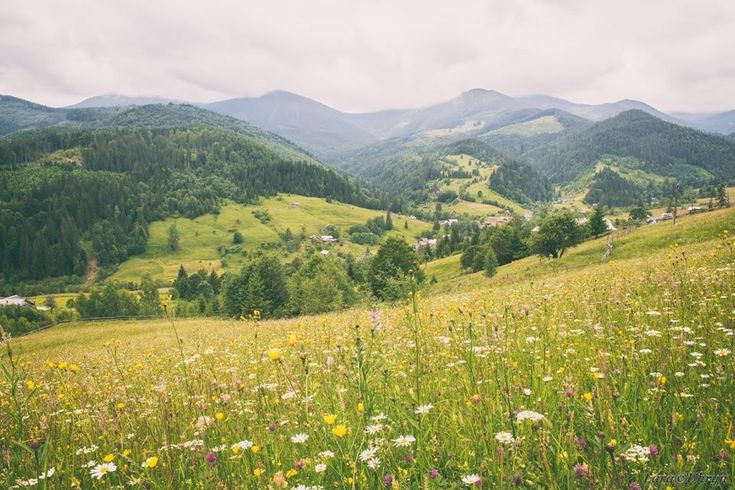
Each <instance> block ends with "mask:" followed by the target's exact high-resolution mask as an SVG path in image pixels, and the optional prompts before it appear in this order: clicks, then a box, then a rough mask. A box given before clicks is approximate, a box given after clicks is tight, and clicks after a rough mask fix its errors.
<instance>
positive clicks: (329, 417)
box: [324, 414, 337, 425]
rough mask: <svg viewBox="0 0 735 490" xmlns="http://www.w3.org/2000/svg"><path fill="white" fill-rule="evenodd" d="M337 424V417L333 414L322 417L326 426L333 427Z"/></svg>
mask: <svg viewBox="0 0 735 490" xmlns="http://www.w3.org/2000/svg"><path fill="white" fill-rule="evenodd" d="M335 422H337V416H336V415H333V414H328V415H325V416H324V423H325V424H327V425H334V423H335Z"/></svg>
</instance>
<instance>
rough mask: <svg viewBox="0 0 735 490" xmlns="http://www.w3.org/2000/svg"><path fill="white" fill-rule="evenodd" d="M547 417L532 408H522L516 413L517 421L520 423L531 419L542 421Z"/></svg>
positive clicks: (532, 420)
mask: <svg viewBox="0 0 735 490" xmlns="http://www.w3.org/2000/svg"><path fill="white" fill-rule="evenodd" d="M545 418H546V417H544V416H543V415H541V414H540V413H538V412H534V411H532V410H521V411H520V412H518V414H517V415H516V422H518V423H520V422H523V421H524V420H530V421H531V422H542V421H543V420H544V419H545Z"/></svg>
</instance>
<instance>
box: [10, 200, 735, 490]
mask: <svg viewBox="0 0 735 490" xmlns="http://www.w3.org/2000/svg"><path fill="white" fill-rule="evenodd" d="M733 225H735V210H726V211H720V212H714V213H709V214H707V215H700V216H691V217H688V218H687V219H682V220H681V222H680V223H679V224H677V225H676V227H674V226H673V225H667V224H662V225H656V226H650V227H643V228H640V229H638V230H636V231H634V232H632V233H630V234H628V235H626V236H621V237H620V238H619V240H618V241H617V242H616V243H617V245H616V252H615V253H614V254H613V258H612V260H610V261H609V262H608V263H605V264H599V262H598V260H597V258H598V257H599V252H600V247H601V245H602V241H600V240H598V241H592V242H588V243H586V244H584V245H581V246H579V247H577V248H575V249H574V250H572V251H570V252H569V253H568V254H567V255H565V257H564V258H562V259H561V260H560V261H558V262H557V263H549V262H548V261H543V262H541V261H539V260H538V259H527V260H525V261H519V262H517V263H513V264H510V265H508V266H504V267H501V268H500V270H499V273H498V275H497V276H496V277H494V278H485V277H484V276H482V275H479V274H478V275H471V276H463V278H462V279H463V280H466V282H462V281H458V280H454V282H453V283H452V281H451V280H450V281H449V282H450V283H452V284H453V287H455V289H454V290H451V291H448V292H443V293H441V294H431V295H428V296H424V295H423V294H420V295H418V296H415V297H414V298H413V301H409V302H408V303H407V304H405V305H404V304H398V305H395V306H392V307H388V306H386V307H383V308H381V309H380V310H378V311H369V310H368V309H366V308H364V307H361V308H358V309H354V310H349V311H343V312H339V313H333V314H328V315H321V316H314V317H304V318H296V319H292V320H283V321H263V322H254V321H248V320H246V321H231V320H215V319H187V320H173V319H172V320H163V319H162V320H152V321H137V322H100V323H86V324H70V325H65V326H61V327H55V328H53V329H50V330H47V331H44V332H40V333H38V334H34V335H31V336H29V337H26V338H23V339H19V340H15V341H12V342H11V343H10V344H9V345H11V346H12V349H13V353H14V355H13V357H12V358H9V357H8V355H7V353H6V354H4V356H3V358H2V360H1V362H2V365H3V366H4V367H5V378H4V380H3V381H1V382H2V384H1V385H0V395H1V396H0V408H1V409H2V412H0V422H2V423H0V460H2V461H3V462H4V465H3V469H2V470H0V486H3V487H4V488H8V487H11V486H12V485H15V484H18V482H19V481H21V482H26V481H27V480H28V479H29V478H36V477H37V476H38V475H40V474H45V473H46V472H47V471H49V470H50V469H51V468H53V469H54V472H55V473H54V474H53V475H52V476H51V477H50V478H49V479H47V480H45V481H44V482H43V483H44V484H47V485H48V486H49V487H50V488H110V487H111V486H119V485H122V486H131V487H141V488H173V487H185V488H238V489H240V488H242V489H244V488H248V489H250V488H264V489H265V488H284V487H285V486H286V484H288V486H289V487H296V488H305V487H307V488H314V486H317V485H320V486H322V487H324V488H379V487H382V486H388V487H394V488H395V487H399V488H430V489H453V488H461V487H466V486H468V485H478V486H481V487H483V488H510V487H517V486H520V487H522V488H572V487H580V488H630V487H632V485H633V483H635V484H638V485H641V486H643V487H644V488H647V485H646V484H645V483H644V479H645V478H646V476H645V475H646V474H652V475H655V474H658V473H666V474H676V473H689V472H702V473H703V474H709V475H724V478H727V479H728V481H729V482H732V481H735V468H734V466H733V462H732V458H733V455H735V443H733V442H732V438H733V437H734V436H735V434H733V432H732V426H733V419H734V418H735V362H734V361H733V354H732V351H733V350H735V335H733V334H734V333H735V330H733V326H734V325H735V303H734V301H735V300H734V298H735V249H734V247H735V242H734V241H733V239H732V237H731V236H730V235H729V234H727V233H726V232H725V231H724V230H726V229H728V230H731V229H732V226H733ZM447 262H448V261H447ZM432 267H434V268H435V270H436V271H438V272H440V271H441V270H443V268H445V267H446V265H445V264H443V263H437V264H433V265H432ZM450 269H451V268H446V270H447V272H446V274H445V275H447V276H450V275H451V274H452V273H451V270H450ZM307 436H308V437H307ZM299 441H301V442H299ZM151 458H156V459H151ZM103 461H109V462H111V463H112V464H114V465H115V467H114V470H113V469H112V467H111V466H107V467H102V466H101V465H102V463H103ZM92 462H93V463H92ZM95 468H97V470H98V472H97V473H100V472H102V470H104V469H105V468H107V470H108V471H107V472H103V473H102V474H101V476H100V479H93V478H92V476H91V473H93V472H94V470H95ZM649 484H650V482H649ZM298 485H303V487H298ZM727 486H728V484H727V483H724V484H723V485H722V486H721V487H722V488H726V487H727ZM633 488H634V486H633Z"/></svg>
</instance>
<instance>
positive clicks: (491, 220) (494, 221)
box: [482, 216, 513, 228]
mask: <svg viewBox="0 0 735 490" xmlns="http://www.w3.org/2000/svg"><path fill="white" fill-rule="evenodd" d="M511 221H513V218H511V217H510V216H488V217H486V218H485V219H483V220H482V225H483V226H491V227H493V228H497V227H498V226H500V225H504V224H506V223H510V222H511Z"/></svg>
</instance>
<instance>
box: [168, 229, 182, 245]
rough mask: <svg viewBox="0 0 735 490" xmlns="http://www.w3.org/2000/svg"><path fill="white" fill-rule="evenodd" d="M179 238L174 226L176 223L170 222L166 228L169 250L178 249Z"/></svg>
mask: <svg viewBox="0 0 735 490" xmlns="http://www.w3.org/2000/svg"><path fill="white" fill-rule="evenodd" d="M179 238H180V237H179V230H178V229H177V228H176V225H173V224H172V225H171V226H170V227H169V228H168V248H170V249H171V250H178V249H179Z"/></svg>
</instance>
